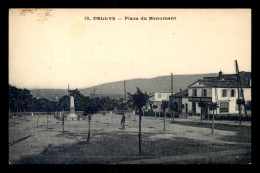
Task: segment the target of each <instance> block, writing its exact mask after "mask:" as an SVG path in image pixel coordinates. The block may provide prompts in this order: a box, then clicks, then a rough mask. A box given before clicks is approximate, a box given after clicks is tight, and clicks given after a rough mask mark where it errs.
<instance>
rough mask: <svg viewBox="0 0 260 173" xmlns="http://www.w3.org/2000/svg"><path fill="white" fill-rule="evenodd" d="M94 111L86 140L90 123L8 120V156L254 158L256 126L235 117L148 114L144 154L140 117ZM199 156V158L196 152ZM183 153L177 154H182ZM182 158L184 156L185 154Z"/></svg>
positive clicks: (20, 159) (112, 160) (38, 159)
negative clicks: (172, 117)
mask: <svg viewBox="0 0 260 173" xmlns="http://www.w3.org/2000/svg"><path fill="white" fill-rule="evenodd" d="M120 120H121V116H120V115H118V116H116V115H105V116H104V115H99V114H97V115H95V116H94V117H93V119H92V121H91V136H90V142H89V143H86V139H87V134H88V122H87V121H85V120H83V121H75V120H74V121H65V133H64V134H63V133H62V126H61V122H60V121H58V120H56V119H54V118H53V116H49V118H48V128H47V118H46V116H41V117H40V119H39V124H38V127H37V117H22V118H17V117H15V118H13V119H10V120H9V161H10V163H11V164H53V163H54V164H164V163H165V164H193V163H196V164H200V163H201V164H203V163H227V164H229V163H235V164H236V163H239V164H241V163H242V164H248V163H250V162H251V128H250V124H248V123H247V124H246V123H244V125H243V126H242V127H239V126H238V124H235V123H232V122H231V123H230V122H225V121H223V122H217V123H216V124H215V130H214V134H211V128H210V127H211V123H210V122H208V121H204V122H203V123H200V121H199V120H197V119H196V118H190V119H175V122H171V120H170V119H167V121H166V131H163V119H162V118H161V119H159V118H156V119H155V118H154V117H143V121H142V132H143V133H142V134H143V136H142V154H138V117H137V116H136V121H134V116H132V117H130V116H127V118H126V129H125V130H123V129H122V128H121V127H120ZM196 156H197V157H196ZM177 158H178V159H177ZM180 158H182V159H180Z"/></svg>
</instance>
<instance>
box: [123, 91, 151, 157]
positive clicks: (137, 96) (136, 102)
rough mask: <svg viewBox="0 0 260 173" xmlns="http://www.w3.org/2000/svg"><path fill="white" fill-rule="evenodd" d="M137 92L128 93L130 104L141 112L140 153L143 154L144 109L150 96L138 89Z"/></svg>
mask: <svg viewBox="0 0 260 173" xmlns="http://www.w3.org/2000/svg"><path fill="white" fill-rule="evenodd" d="M136 89H137V91H136V93H134V94H131V93H128V95H129V100H130V101H129V102H130V103H132V106H133V107H135V108H137V109H138V110H139V135H138V136H139V153H140V154H141V141H142V130H141V122H142V108H143V107H144V106H146V103H147V101H148V100H149V95H148V94H147V93H146V92H145V93H143V92H142V91H141V90H140V89H139V88H138V87H137V88H136Z"/></svg>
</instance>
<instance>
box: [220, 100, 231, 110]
mask: <svg viewBox="0 0 260 173" xmlns="http://www.w3.org/2000/svg"><path fill="white" fill-rule="evenodd" d="M228 108H229V103H228V102H220V106H219V112H228Z"/></svg>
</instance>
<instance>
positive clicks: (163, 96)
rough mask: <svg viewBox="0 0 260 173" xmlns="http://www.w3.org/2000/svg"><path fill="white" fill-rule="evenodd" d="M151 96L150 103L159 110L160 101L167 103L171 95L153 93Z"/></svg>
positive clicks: (167, 93)
mask: <svg viewBox="0 0 260 173" xmlns="http://www.w3.org/2000/svg"><path fill="white" fill-rule="evenodd" d="M173 94H174V93H173ZM151 95H152V97H151V98H150V102H151V103H152V106H153V105H156V106H157V107H158V108H157V109H160V107H161V104H162V101H163V100H166V101H169V96H170V95H171V93H169V92H154V93H152V94H151Z"/></svg>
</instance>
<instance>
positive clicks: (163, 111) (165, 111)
mask: <svg viewBox="0 0 260 173" xmlns="http://www.w3.org/2000/svg"><path fill="white" fill-rule="evenodd" d="M163 113H164V122H163V130H165V118H166V111H163Z"/></svg>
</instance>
